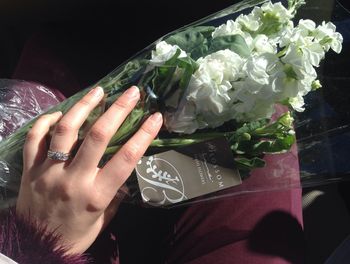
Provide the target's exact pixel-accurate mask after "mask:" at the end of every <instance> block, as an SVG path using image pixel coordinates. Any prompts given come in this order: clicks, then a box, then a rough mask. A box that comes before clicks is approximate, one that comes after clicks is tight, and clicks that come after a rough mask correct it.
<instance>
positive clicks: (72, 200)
mask: <svg viewBox="0 0 350 264" xmlns="http://www.w3.org/2000/svg"><path fill="white" fill-rule="evenodd" d="M102 98H103V90H102V89H101V88H99V87H98V88H95V89H93V90H92V91H91V92H89V93H88V94H87V95H85V96H84V97H83V98H82V99H81V100H80V101H79V102H78V103H77V104H75V105H74V106H73V107H72V108H71V109H70V110H69V111H68V112H67V114H65V115H64V116H63V117H62V114H61V113H60V112H58V113H54V114H47V115H43V116H42V117H40V118H39V119H38V120H37V121H36V123H35V124H34V126H33V128H32V129H31V130H30V131H29V132H28V135H27V138H26V142H25V145H24V151H23V157H24V161H23V162H24V166H23V175H22V182H21V187H20V191H19V197H18V200H17V207H16V211H17V214H20V215H23V216H28V215H30V217H32V218H34V219H36V220H38V221H39V222H40V223H44V224H46V225H47V226H48V229H49V230H52V231H53V230H56V232H58V234H59V235H61V236H62V240H63V242H62V243H63V245H64V246H68V247H69V248H70V251H69V252H70V253H82V252H84V251H85V250H86V249H87V248H88V247H89V246H90V245H91V244H92V243H93V242H94V240H95V239H96V237H97V236H98V234H99V233H100V232H101V230H103V228H104V226H105V225H106V224H108V222H109V221H110V220H111V218H112V217H113V216H114V215H115V213H116V210H117V207H118V204H119V201H117V200H116V199H113V198H114V197H115V195H116V193H117V191H118V189H119V188H120V187H121V186H122V184H123V183H124V182H125V180H126V179H127V178H128V177H129V175H130V174H131V172H132V171H133V169H134V167H135V166H136V163H137V162H138V160H139V159H140V158H141V157H142V155H143V154H144V152H145V151H146V149H147V147H148V146H149V144H150V143H151V141H152V140H153V139H154V137H155V136H156V135H157V133H158V131H159V129H160V127H161V125H162V116H161V114H160V113H155V114H153V115H152V116H150V117H149V118H148V119H147V120H146V121H145V122H144V123H143V125H142V127H141V128H140V129H139V130H138V131H137V132H136V134H135V135H134V136H133V137H132V138H131V139H130V140H129V141H128V142H127V143H126V144H125V145H124V146H123V147H122V148H121V149H120V150H119V152H118V153H116V154H115V155H114V156H113V158H112V159H111V160H110V161H109V162H108V163H107V164H106V165H105V166H104V167H103V168H98V167H97V166H98V163H99V161H100V159H101V157H102V155H103V153H104V151H105V149H106V147H107V144H108V142H109V140H110V139H111V137H112V136H113V135H114V134H115V132H116V131H117V129H118V128H119V126H120V125H121V124H122V122H123V121H124V119H125V118H126V116H127V115H128V114H129V113H130V112H131V110H132V109H133V108H134V107H135V105H136V103H137V101H138V100H139V98H140V93H139V90H138V88H136V87H132V88H130V89H128V90H127V91H126V92H125V93H124V94H123V95H122V96H121V97H119V99H118V100H117V101H116V102H115V103H114V104H113V105H112V106H111V107H110V108H109V109H108V110H107V111H106V112H105V113H104V114H103V115H102V116H101V117H100V118H99V119H98V120H97V121H96V123H95V124H94V125H93V127H92V128H91V130H90V131H89V132H88V134H87V136H86V137H85V140H84V141H83V143H82V144H81V146H80V148H79V150H78V152H77V153H76V155H75V157H73V158H72V159H69V160H67V161H57V160H51V159H49V158H47V151H48V148H47V146H46V136H47V134H48V132H49V129H50V127H51V126H53V125H55V124H56V122H58V124H57V126H56V127H55V130H54V134H53V137H52V140H51V143H50V148H49V149H50V150H54V151H59V152H63V153H69V152H70V151H71V150H72V149H73V147H74V145H75V143H76V140H77V137H78V130H79V128H80V127H81V126H82V124H83V123H84V120H85V119H86V118H87V116H88V115H89V113H90V112H91V111H92V110H93V109H94V108H95V107H96V106H97V105H98V103H99V101H100V100H101V99H102Z"/></svg>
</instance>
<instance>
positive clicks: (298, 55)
mask: <svg viewBox="0 0 350 264" xmlns="http://www.w3.org/2000/svg"><path fill="white" fill-rule="evenodd" d="M305 4H306V5H305ZM304 5H305V6H306V7H307V3H305V2H304V0H288V2H274V3H273V2H270V1H263V0H260V1H259V0H246V1H242V2H240V3H238V4H235V5H233V6H231V7H229V8H227V9H225V10H222V11H220V12H218V13H216V14H213V15H211V16H209V17H207V18H204V19H202V20H200V21H197V22H194V23H193V24H191V25H188V26H185V27H183V28H180V29H178V30H176V31H174V32H171V33H169V34H167V35H165V36H164V37H163V38H161V39H159V40H158V41H156V42H154V43H152V44H151V45H150V46H148V47H147V48H145V49H144V50H142V51H141V52H139V53H138V54H136V55H135V56H134V57H133V58H131V59H130V60H128V61H127V62H125V63H124V64H122V65H120V66H119V67H117V68H116V69H115V70H114V71H113V72H111V73H110V74H108V75H107V76H106V77H104V78H103V79H102V80H100V81H99V82H97V83H96V84H94V85H93V86H91V87H89V88H87V89H85V90H83V91H81V92H79V93H77V94H75V95H74V96H72V97H70V98H68V99H67V100H65V101H64V102H62V103H61V104H59V105H57V106H55V107H53V108H52V109H50V110H49V111H50V112H53V111H58V110H60V111H62V112H66V111H67V110H68V109H69V108H70V107H71V106H72V105H73V104H74V103H75V102H77V100H79V99H80V98H81V97H82V96H83V95H85V94H86V93H87V92H88V91H89V90H90V89H91V88H92V87H95V86H97V85H98V86H101V87H102V88H103V89H104V91H105V94H106V97H105V99H104V102H103V104H101V105H99V106H98V107H97V108H96V109H95V110H94V111H93V113H91V115H90V116H89V118H88V119H87V121H86V122H85V124H84V126H83V127H82V129H81V130H80V132H79V140H82V139H83V138H84V136H85V135H86V132H87V131H88V129H89V128H90V127H91V125H92V124H93V123H94V121H95V120H96V119H97V118H98V117H99V116H100V115H101V114H102V113H103V112H104V111H105V110H106V109H108V107H109V106H110V105H111V103H112V102H113V101H114V100H115V99H116V98H118V96H120V94H121V93H122V92H123V91H125V90H126V89H127V88H129V87H130V86H131V85H136V86H138V87H139V89H140V90H141V94H142V98H141V100H140V102H139V103H138V105H137V107H136V108H135V109H134V110H133V111H132V113H131V114H130V115H129V116H128V117H127V119H126V120H125V122H124V123H123V125H122V126H121V128H120V129H119V131H118V132H117V133H116V134H115V135H114V136H113V138H112V139H111V141H110V143H109V146H108V148H107V150H106V152H105V155H104V157H103V158H102V160H101V166H103V164H104V163H105V162H106V161H107V160H108V159H109V158H111V156H112V155H113V154H114V153H115V152H116V151H118V149H119V148H120V147H121V146H122V145H123V143H124V142H125V141H126V140H127V139H128V138H130V136H131V135H132V134H133V133H134V132H135V131H136V130H137V129H138V128H139V127H140V124H141V123H142V121H143V120H144V119H145V118H146V117H147V116H149V115H150V114H152V113H153V112H155V111H160V112H162V113H163V115H164V127H163V129H162V131H161V132H160V134H159V137H158V138H157V139H155V140H154V141H153V142H152V144H151V146H150V148H149V150H148V153H146V156H145V157H144V158H143V159H142V160H141V161H140V162H139V165H138V166H137V168H136V170H135V175H133V176H131V178H130V179H129V180H128V182H127V183H126V184H125V188H124V191H126V192H127V194H128V195H129V196H128V197H129V201H133V202H139V201H141V198H142V200H143V202H145V203H148V204H150V205H154V206H170V205H173V204H178V203H181V204H183V203H190V202H198V201H203V200H207V199H212V198H218V197H225V196H227V195H234V194H239V193H242V192H254V191H261V190H273V189H281V188H293V187H298V186H300V182H301V183H302V185H303V184H304V183H303V177H304V176H305V179H311V181H309V182H311V183H313V182H314V183H316V182H317V183H319V181H318V180H314V181H313V180H312V179H314V178H315V175H316V174H317V173H310V171H311V170H310V169H309V170H308V171H304V172H303V169H304V168H305V166H303V162H300V155H299V161H298V153H299V154H300V153H302V152H303V151H304V152H303V153H307V155H309V156H310V155H311V154H312V155H313V157H315V155H316V154H315V153H319V152H317V151H315V150H311V148H312V145H313V143H312V142H314V139H315V138H316V137H317V136H319V134H317V133H316V134H315V133H313V134H312V133H310V130H308V129H305V128H306V127H307V124H308V125H310V124H311V123H312V122H311V121H310V119H308V118H307V117H303V118H301V119H300V118H298V114H296V113H298V112H299V113H301V112H304V110H305V109H306V110H305V112H306V113H308V104H309V103H307V104H306V103H305V100H307V98H310V96H311V97H312V94H317V93H318V91H319V90H322V89H319V88H320V87H321V86H322V82H321V81H320V75H319V73H318V72H317V69H318V68H319V67H320V65H321V63H322V60H323V59H324V58H325V56H326V53H328V52H329V53H330V54H332V53H335V54H338V53H340V52H341V51H342V43H343V36H342V34H340V33H339V32H337V31H336V26H335V25H334V24H333V23H332V22H327V21H322V20H321V21H320V23H317V24H316V23H315V22H314V21H313V20H312V19H309V17H307V16H306V17H302V19H296V16H297V12H298V11H299V10H300V11H301V13H302V12H303V10H304V9H303V8H304V7H303V6H304ZM305 10H307V9H306V8H305ZM304 13H305V11H304ZM306 13H307V12H306ZM344 14H345V13H344ZM331 50H332V51H331ZM333 56H334V54H333ZM339 57H341V56H339ZM313 109H315V108H313ZM34 121H35V119H34V120H32V121H30V122H28V123H27V124H26V125H25V126H23V127H22V128H21V129H19V130H18V131H17V132H16V133H14V134H13V135H11V136H10V137H8V138H7V139H5V140H3V141H2V142H0V150H1V151H0V166H1V168H0V186H1V187H2V190H3V197H2V200H3V201H2V203H3V204H4V205H3V206H2V207H4V206H6V204H7V203H10V201H11V198H15V197H16V192H17V190H18V187H19V183H20V175H21V166H22V165H21V164H22V162H21V159H22V147H23V143H24V139H25V135H26V133H27V131H28V130H29V129H30V127H31V125H32V124H33V122H34ZM299 128H301V129H304V130H303V133H301V135H302V136H301V137H299V136H298V137H296V133H295V130H297V132H298V129H299ZM327 131H328V130H327ZM338 131H340V130H338ZM341 131H343V130H341ZM321 134H322V133H321ZM297 135H298V134H297ZM323 135H324V133H323ZM296 138H298V142H299V139H300V140H301V142H303V144H302V145H301V148H300V149H297V147H296V144H295V143H296ZM307 140H309V141H307ZM305 142H308V143H307V144H306V143H305ZM310 142H311V143H310ZM78 145H79V144H78ZM305 151H306V152H305ZM308 151H309V152H308ZM310 153H311V154H310ZM305 155H306V154H305ZM312 155H311V156H312ZM299 163H300V167H299ZM181 167H183V168H181ZM327 169H329V170H330V167H329V166H328V167H327V168H326V171H327ZM328 172H329V171H328ZM300 177H301V178H300ZM191 178H196V180H193V179H191ZM334 178H336V177H334ZM300 179H301V180H300ZM315 179H316V178H315ZM324 181H325V180H324ZM324 181H321V182H324ZM228 187H230V188H228ZM222 189H225V190H224V191H222ZM196 197H198V198H196Z"/></svg>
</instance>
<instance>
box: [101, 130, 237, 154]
mask: <svg viewBox="0 0 350 264" xmlns="http://www.w3.org/2000/svg"><path fill="white" fill-rule="evenodd" d="M231 134H232V133H231V132H213V133H198V134H193V135H191V136H190V137H182V138H164V139H154V140H153V141H152V143H151V144H150V147H157V148H172V147H183V146H188V145H192V144H196V143H200V142H203V141H206V140H210V139H214V138H218V137H224V136H226V137H227V136H229V135H231ZM121 147H122V146H121V145H115V146H110V147H108V148H107V149H106V151H105V153H104V154H105V155H112V154H114V153H116V152H117V151H118V150H119V149H120V148H121Z"/></svg>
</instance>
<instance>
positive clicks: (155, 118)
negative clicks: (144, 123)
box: [150, 112, 163, 123]
mask: <svg viewBox="0 0 350 264" xmlns="http://www.w3.org/2000/svg"><path fill="white" fill-rule="evenodd" d="M150 119H151V120H152V121H153V122H156V123H158V122H160V121H162V119H163V117H162V114H161V113H159V112H157V113H154V114H153V115H151V117H150Z"/></svg>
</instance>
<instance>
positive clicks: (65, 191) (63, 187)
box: [56, 181, 75, 201]
mask: <svg viewBox="0 0 350 264" xmlns="http://www.w3.org/2000/svg"><path fill="white" fill-rule="evenodd" d="M56 192H57V195H58V196H60V197H61V199H62V200H66V201H67V200H71V199H72V198H73V196H74V193H75V191H74V189H73V185H72V183H71V182H69V181H65V182H62V183H61V184H60V185H58V186H57V189H56Z"/></svg>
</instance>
